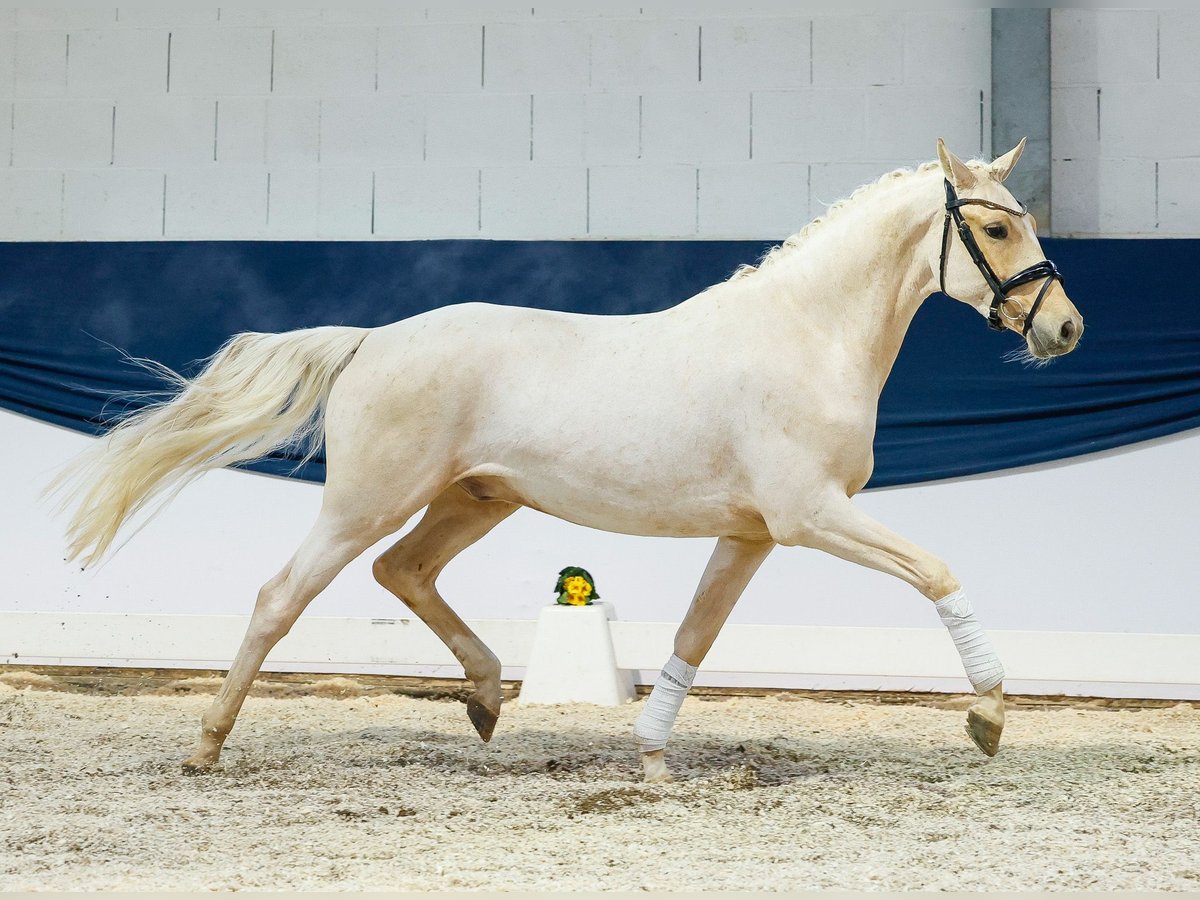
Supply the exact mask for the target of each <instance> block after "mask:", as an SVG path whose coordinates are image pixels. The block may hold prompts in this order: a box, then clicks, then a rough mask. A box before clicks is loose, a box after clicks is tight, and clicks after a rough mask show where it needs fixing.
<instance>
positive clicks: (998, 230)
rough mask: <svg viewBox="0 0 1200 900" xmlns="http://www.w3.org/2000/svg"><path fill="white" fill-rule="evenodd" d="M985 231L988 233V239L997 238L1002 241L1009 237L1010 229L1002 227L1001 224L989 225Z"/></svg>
mask: <svg viewBox="0 0 1200 900" xmlns="http://www.w3.org/2000/svg"><path fill="white" fill-rule="evenodd" d="M983 230H984V231H986V232H987V236H988V237H990V238H995V239H996V240H998V241H1002V240H1004V239H1005V238H1006V237H1008V227H1007V226H1005V225H1001V224H1000V223H999V222H997V223H996V224H994V225H987V226H985V227H984V229H983Z"/></svg>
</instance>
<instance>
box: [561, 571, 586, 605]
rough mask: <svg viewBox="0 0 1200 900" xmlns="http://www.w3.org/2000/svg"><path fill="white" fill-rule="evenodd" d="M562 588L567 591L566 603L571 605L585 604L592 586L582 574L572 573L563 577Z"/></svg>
mask: <svg viewBox="0 0 1200 900" xmlns="http://www.w3.org/2000/svg"><path fill="white" fill-rule="evenodd" d="M563 590H565V591H566V592H567V603H568V604H570V605H571V606H586V605H587V602H588V596H589V595H590V594H591V593H592V586H591V585H590V584H588V580H587V579H586V578H584V577H583V576H582V575H572V576H571V577H570V578H564V579H563Z"/></svg>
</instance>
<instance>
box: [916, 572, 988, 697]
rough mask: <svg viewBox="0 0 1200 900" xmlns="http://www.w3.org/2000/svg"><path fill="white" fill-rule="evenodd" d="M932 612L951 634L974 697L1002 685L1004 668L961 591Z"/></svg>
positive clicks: (939, 602) (942, 602)
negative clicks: (940, 619) (974, 694)
mask: <svg viewBox="0 0 1200 900" xmlns="http://www.w3.org/2000/svg"><path fill="white" fill-rule="evenodd" d="M933 608H934V609H936V610H937V611H938V615H939V616H941V617H942V624H943V625H945V626H946V630H947V631H949V632H950V637H951V639H952V640H953V641H954V646H955V647H956V648H957V649H958V655H959V656H961V657H962V663H963V668H964V669H966V670H967V678H968V679H969V680H970V682H971V686H972V687H974V688H975V693H977V694H983V693H986V692H987V691H990V690H991V689H992V688H994V687H995V686H996V685H998V684H999V683H1000V682H1002V681H1003V680H1004V666H1002V665H1000V659H999V657H997V656H996V651H995V650H993V649H992V642H991V640H990V639H989V638H988V636H987V634H986V633H985V632H984V630H983V628H981V627H980V625H979V623H978V622H977V621H976V620H975V610H973V609H971V601H969V600H968V599H967V597H966V595H965V594H964V593H963V591H962V588H959V589H958V590H957V591H955V592H954V593H953V594H949V595H947V596H945V597H943V598H942V599H941V600H937V601H935V602H934V604H933Z"/></svg>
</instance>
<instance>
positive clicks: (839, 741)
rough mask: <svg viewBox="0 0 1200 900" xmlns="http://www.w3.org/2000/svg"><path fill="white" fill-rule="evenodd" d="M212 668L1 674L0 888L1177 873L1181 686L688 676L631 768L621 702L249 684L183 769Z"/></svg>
mask: <svg viewBox="0 0 1200 900" xmlns="http://www.w3.org/2000/svg"><path fill="white" fill-rule="evenodd" d="M215 684H216V682H215V680H213V679H211V678H200V679H191V680H188V681H169V680H160V683H158V684H156V685H155V686H154V687H153V689H152V690H151V691H150V692H145V691H125V692H118V693H96V692H87V693H77V692H67V691H64V690H58V689H57V688H61V687H63V686H64V684H63V683H62V680H61V679H58V678H56V677H53V676H47V675H42V674H36V673H27V672H8V673H5V674H0V808H3V810H4V815H3V817H0V889H4V890H38V889H41V890H60V891H63V890H81V889H108V890H150V889H177V890H207V889H276V888H288V889H297V890H306V889H322V890H341V889H367V890H370V889H388V890H395V889H422V890H439V889H470V888H487V889H522V888H523V889H532V890H539V889H543V890H544V889H560V890H610V889H612V890H638V889H643V888H648V889H654V890H684V889H687V890H702V889H726V890H731V889H732V890H783V889H812V888H841V889H859V890H862V889H867V890H871V889H893V890H899V889H913V888H923V889H966V890H979V889H994V890H1016V889H1030V888H1047V889H1109V890H1111V889H1123V890H1125V889H1138V888H1140V889H1152V890H1153V889H1159V890H1163V889H1166V890H1172V889H1176V890H1198V889H1200V837H1198V835H1200V793H1198V792H1197V785H1198V784H1200V708H1197V706H1196V705H1194V704H1183V703H1181V704H1177V705H1162V704H1159V705H1158V708H1128V707H1127V706H1122V707H1118V708H1104V704H1099V705H1097V704H1088V702H1087V701H1080V702H1079V703H1077V704H1074V705H1061V704H1018V705H1017V706H1016V707H1015V708H1014V709H1012V710H1010V712H1009V720H1008V728H1007V730H1006V731H1005V735H1004V742H1003V749H1002V750H1001V752H1000V755H999V756H997V757H996V758H995V759H992V760H988V759H986V758H985V757H983V756H982V755H981V754H980V753H979V752H978V751H977V750H976V749H975V748H974V747H973V746H972V745H971V742H970V740H969V739H968V738H967V736H966V735H965V734H964V733H963V721H964V719H963V716H964V713H963V709H965V707H966V703H967V698H965V697H964V698H944V697H935V696H928V697H925V698H923V702H921V703H916V704H914V703H911V702H910V703H906V704H902V705H901V704H884V703H880V702H878V699H877V698H876V699H873V698H872V697H870V696H863V697H861V698H856V699H847V698H845V697H842V698H831V697H826V698H822V699H813V698H811V697H803V696H798V695H796V694H788V693H779V694H774V695H766V696H758V697H692V698H689V699H688V701H687V702H686V704H685V705H684V708H683V712H682V714H681V715H680V719H679V723H678V725H677V727H676V731H675V737H674V739H673V741H672V744H671V747H670V748H669V750H668V756H669V761H670V763H671V766H672V768H673V770H674V772H675V774H676V778H677V781H676V782H675V783H673V784H668V785H655V786H648V785H643V784H641V783H640V780H639V778H640V775H639V764H638V759H637V755H636V753H635V752H634V749H633V747H634V744H633V739H632V727H633V722H634V719H635V718H636V717H637V714H638V712H639V711H640V709H641V703H640V702H638V703H634V704H631V705H628V706H624V707H618V708H600V707H590V706H571V707H532V708H529V707H526V708H522V707H518V706H517V705H515V704H507V705H506V706H505V708H504V711H503V713H502V715H501V717H500V723H499V726H498V727H497V730H496V735H495V737H494V738H493V740H492V743H491V744H488V745H484V744H482V743H481V742H480V741H479V739H478V738H477V737H476V736H475V733H474V730H473V729H472V728H471V725H470V723H469V722H468V721H467V717H466V714H465V712H464V708H463V706H462V704H461V703H459V702H455V701H453V700H446V699H422V698H414V697H411V696H402V695H397V694H395V693H392V692H390V691H389V690H387V689H381V688H380V687H379V685H378V683H368V682H356V681H355V680H352V679H341V678H327V679H321V680H319V681H314V682H312V683H310V684H308V685H307V686H301V687H297V686H296V685H294V684H293V685H287V684H282V683H278V682H277V683H270V684H264V685H262V687H261V688H260V689H257V690H256V694H255V695H254V696H252V697H251V698H250V699H249V700H248V701H247V703H246V706H245V708H244V710H243V712H242V715H241V718H240V720H239V722H238V725H237V727H236V729H235V730H234V732H233V734H232V735H231V737H230V739H229V742H228V744H227V745H226V750H225V754H224V756H223V757H222V762H221V765H220V767H219V768H218V769H217V770H216V771H214V772H213V773H211V774H209V775H204V776H198V777H186V776H184V775H183V773H182V772H181V770H180V767H179V763H180V761H181V760H183V759H184V757H186V756H187V755H188V754H189V753H190V752H191V750H192V747H193V744H194V743H195V740H196V738H197V736H198V731H199V727H198V722H199V718H200V714H201V712H202V711H203V710H204V708H205V706H206V705H207V703H208V702H209V700H210V693H211V691H212V690H213V688H214V687H215Z"/></svg>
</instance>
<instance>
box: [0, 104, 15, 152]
mask: <svg viewBox="0 0 1200 900" xmlns="http://www.w3.org/2000/svg"><path fill="white" fill-rule="evenodd" d="M13 115H14V109H13V104H11V103H0V166H10V165H12V138H13V130H12V126H13Z"/></svg>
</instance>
